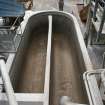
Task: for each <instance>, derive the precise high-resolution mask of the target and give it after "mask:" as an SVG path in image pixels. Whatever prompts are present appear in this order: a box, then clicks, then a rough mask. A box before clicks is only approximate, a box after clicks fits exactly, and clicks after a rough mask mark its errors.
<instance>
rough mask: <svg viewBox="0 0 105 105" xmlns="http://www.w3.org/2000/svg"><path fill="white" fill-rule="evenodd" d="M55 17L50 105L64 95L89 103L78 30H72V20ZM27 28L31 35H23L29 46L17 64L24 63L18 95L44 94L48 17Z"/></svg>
mask: <svg viewBox="0 0 105 105" xmlns="http://www.w3.org/2000/svg"><path fill="white" fill-rule="evenodd" d="M52 18H53V19H52V23H53V25H52V46H51V73H50V76H51V78H50V103H51V105H57V104H58V103H59V100H60V98H61V96H70V98H71V99H72V101H74V102H79V103H86V102H87V97H86V93H85V89H84V84H83V78H82V73H83V71H84V68H83V66H81V62H80V60H79V56H81V55H79V53H78V52H79V51H78V49H77V47H78V45H76V44H77V43H78V42H75V41H76V39H75V34H76V33H75V29H73V27H70V24H73V22H72V19H71V20H70V19H68V18H67V17H65V16H63V15H57V14H54V15H52ZM33 20H34V21H33ZM35 20H37V21H35ZM62 24H63V25H62ZM26 29H27V30H28V32H27V31H24V33H23V36H24V37H25V36H26V38H24V40H23V41H24V42H25V43H26V44H24V46H23V49H24V53H23V55H24V57H23V58H22V59H19V60H16V64H17V63H18V62H22V63H21V65H20V66H19V65H18V66H19V68H20V69H19V71H18V72H17V74H18V76H17V82H16V81H15V86H14V87H15V88H14V91H15V92H16V93H43V92H44V82H45V81H44V79H45V65H46V51H47V40H48V14H46V15H44V14H40V15H36V16H32V17H31V18H30V19H29V21H28V24H27V26H26ZM27 34H28V35H27ZM27 36H28V37H27ZM27 39H28V40H27ZM81 60H82V59H81ZM16 64H14V65H16ZM14 70H16V69H15V68H14Z"/></svg>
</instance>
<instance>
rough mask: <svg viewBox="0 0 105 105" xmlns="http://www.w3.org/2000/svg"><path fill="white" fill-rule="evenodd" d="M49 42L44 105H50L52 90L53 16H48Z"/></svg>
mask: <svg viewBox="0 0 105 105" xmlns="http://www.w3.org/2000/svg"><path fill="white" fill-rule="evenodd" d="M48 20H49V23H48V24H49V27H48V41H47V55H46V67H45V84H44V94H45V99H44V105H49V88H50V85H49V84H50V65H51V64H50V63H51V43H52V15H49V16H48Z"/></svg>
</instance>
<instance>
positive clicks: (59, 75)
mask: <svg viewBox="0 0 105 105" xmlns="http://www.w3.org/2000/svg"><path fill="white" fill-rule="evenodd" d="M65 36H66V35H64V34H54V36H53V37H54V40H53V49H52V60H51V61H52V62H51V64H52V65H51V86H50V87H51V90H50V92H51V93H50V105H59V101H60V98H61V96H69V97H70V98H71V100H72V101H74V102H78V103H86V98H85V97H86V95H85V92H84V90H83V85H82V82H81V81H83V80H82V73H81V69H80V68H81V67H80V66H79V61H78V58H77V54H76V49H75V46H74V45H73V43H74V42H72V41H71V40H70V39H69V38H68V37H65Z"/></svg>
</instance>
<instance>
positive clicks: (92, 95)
mask: <svg viewBox="0 0 105 105" xmlns="http://www.w3.org/2000/svg"><path fill="white" fill-rule="evenodd" d="M102 71H103V69H100V70H94V71H88V72H85V73H84V74H83V79H84V83H85V87H86V90H87V94H88V99H89V102H90V105H103V102H102V98H101V95H100V91H99V89H98V85H97V81H96V78H95V76H94V75H95V74H101V72H102ZM91 75H92V77H90V76H91ZM91 81H92V83H91ZM97 97H98V99H97Z"/></svg>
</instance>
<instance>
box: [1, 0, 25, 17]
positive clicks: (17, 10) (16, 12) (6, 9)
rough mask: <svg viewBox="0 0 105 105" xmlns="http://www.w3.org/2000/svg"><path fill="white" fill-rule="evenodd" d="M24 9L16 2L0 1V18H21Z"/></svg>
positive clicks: (9, 0) (10, 0)
mask: <svg viewBox="0 0 105 105" xmlns="http://www.w3.org/2000/svg"><path fill="white" fill-rule="evenodd" d="M24 13H25V8H24V7H23V5H22V4H19V3H17V2H16V0H6V1H5V0H0V16H1V17H8V16H9V17H16V16H23V15H24Z"/></svg>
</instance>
